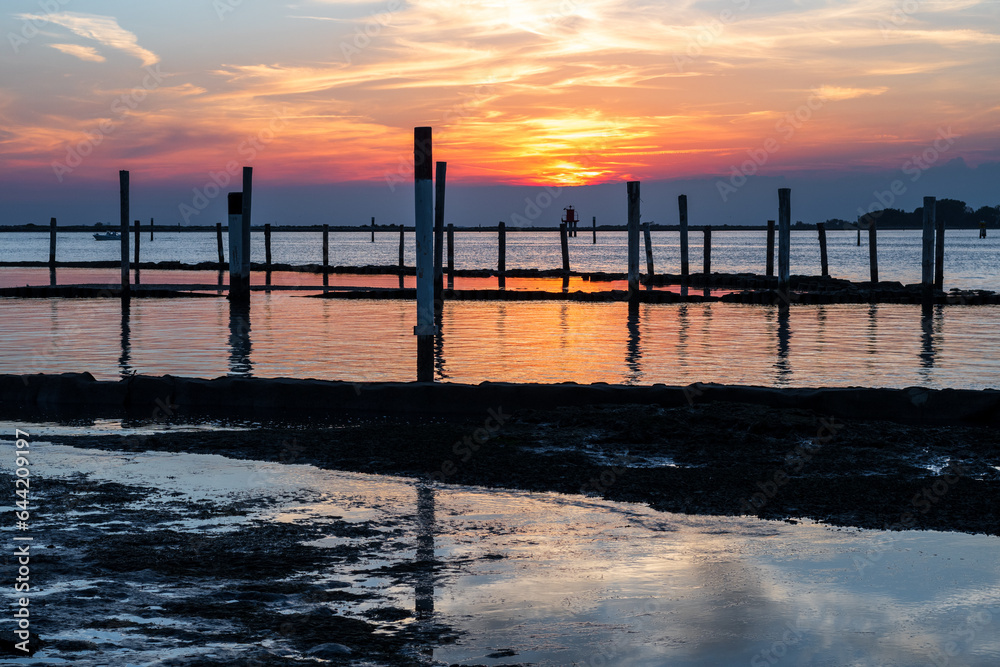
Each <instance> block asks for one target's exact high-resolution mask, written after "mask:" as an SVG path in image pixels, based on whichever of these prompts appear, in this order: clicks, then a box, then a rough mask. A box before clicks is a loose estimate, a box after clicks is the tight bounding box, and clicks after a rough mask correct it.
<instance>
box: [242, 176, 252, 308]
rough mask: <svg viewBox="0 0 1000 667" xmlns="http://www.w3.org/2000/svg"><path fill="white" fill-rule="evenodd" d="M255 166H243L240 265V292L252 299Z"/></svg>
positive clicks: (246, 297) (244, 296)
mask: <svg viewBox="0 0 1000 667" xmlns="http://www.w3.org/2000/svg"><path fill="white" fill-rule="evenodd" d="M252 211H253V167H243V221H242V228H241V230H240V231H242V236H241V239H240V245H241V246H242V248H241V250H242V256H241V259H242V262H241V267H240V279H241V283H240V294H241V295H242V298H244V299H246V300H249V299H250V225H251V224H253V217H252V216H251V212H252Z"/></svg>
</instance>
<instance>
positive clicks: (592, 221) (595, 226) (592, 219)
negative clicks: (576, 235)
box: [590, 215, 597, 245]
mask: <svg viewBox="0 0 1000 667" xmlns="http://www.w3.org/2000/svg"><path fill="white" fill-rule="evenodd" d="M590 224H591V225H592V226H593V228H594V245H597V216H596V215H595V216H594V217H593V218H591V220H590Z"/></svg>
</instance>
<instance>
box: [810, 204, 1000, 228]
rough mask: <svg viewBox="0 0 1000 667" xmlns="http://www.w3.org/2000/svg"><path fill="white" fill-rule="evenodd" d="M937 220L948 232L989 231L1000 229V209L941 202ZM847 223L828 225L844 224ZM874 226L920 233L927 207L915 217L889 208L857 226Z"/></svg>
mask: <svg viewBox="0 0 1000 667" xmlns="http://www.w3.org/2000/svg"><path fill="white" fill-rule="evenodd" d="M936 215H937V219H938V220H944V225H945V227H947V228H948V229H978V228H979V225H980V223H983V222H985V223H986V226H987V227H996V226H998V225H1000V206H983V207H981V208H978V209H973V208H972V207H971V206H967V205H966V203H965V202H964V201H961V200H958V199H939V200H938V201H937V214H936ZM842 222H844V221H842V220H837V221H833V220H831V221H828V223H830V224H831V226H832V223H842ZM872 222H874V223H875V224H876V226H877V227H878V228H879V229H920V228H921V227H923V224H924V207H923V206H920V207H917V208H915V209H914V210H913V212H912V213H907V212H906V211H903V210H900V209H898V208H886V209H882V210H880V211H874V212H872V213H867V214H865V215H859V216H858V219H857V222H856V223H854V224H856V225H860V226H862V227H865V228H868V227H870V226H871V223H872Z"/></svg>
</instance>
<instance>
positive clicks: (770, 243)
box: [765, 220, 774, 278]
mask: <svg viewBox="0 0 1000 667" xmlns="http://www.w3.org/2000/svg"><path fill="white" fill-rule="evenodd" d="M765 275H766V276H767V277H768V278H770V277H772V276H774V220H768V221H767V272H766V274H765Z"/></svg>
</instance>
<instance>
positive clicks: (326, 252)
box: [323, 224, 330, 276]
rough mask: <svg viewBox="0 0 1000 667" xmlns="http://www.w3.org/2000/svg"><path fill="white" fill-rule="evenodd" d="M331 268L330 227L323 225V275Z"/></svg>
mask: <svg viewBox="0 0 1000 667" xmlns="http://www.w3.org/2000/svg"><path fill="white" fill-rule="evenodd" d="M329 266H330V225H328V224H324V225H323V275H324V276H325V275H326V270H327V269H328V268H329Z"/></svg>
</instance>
